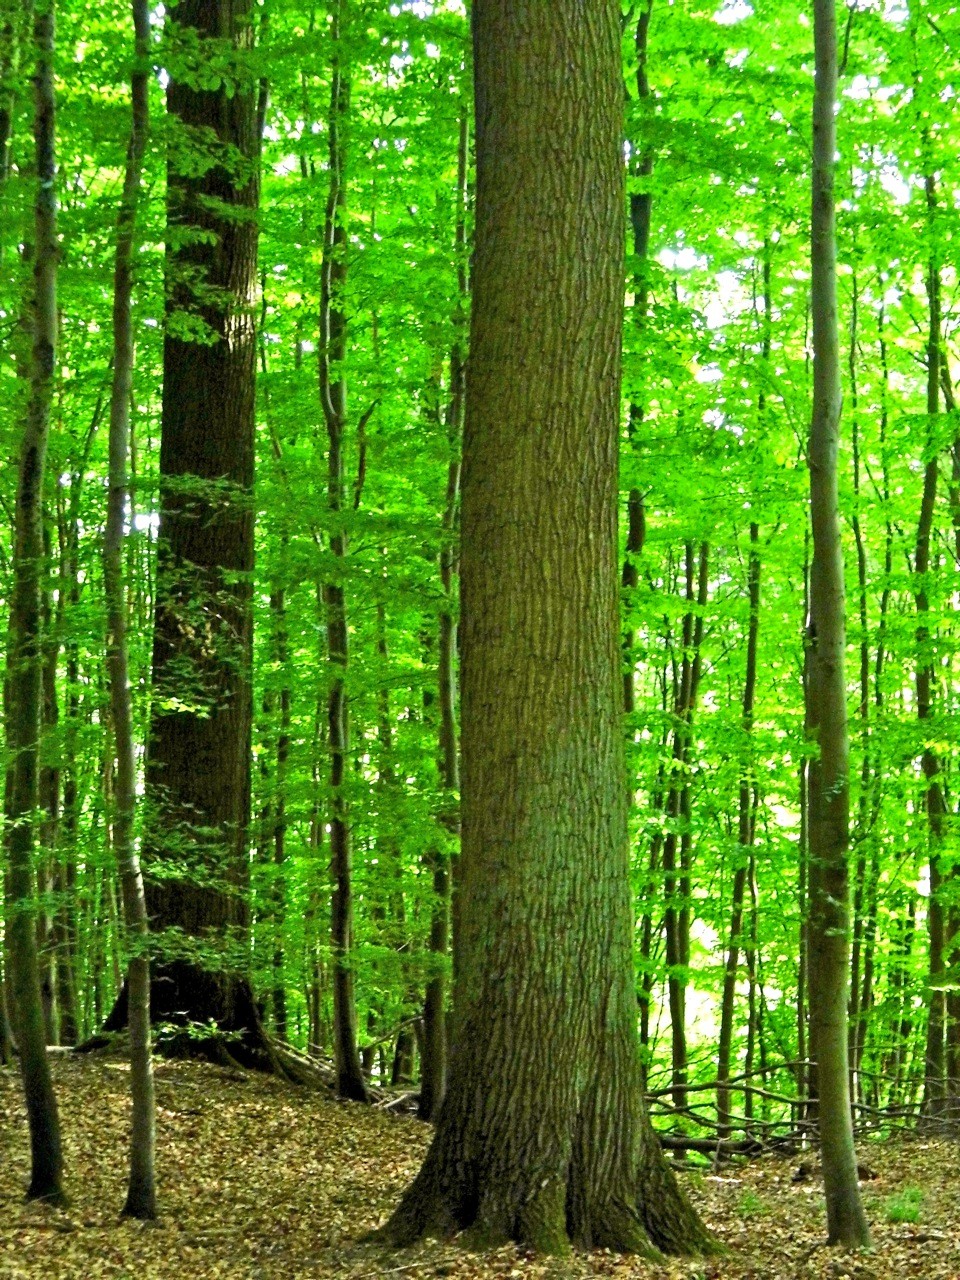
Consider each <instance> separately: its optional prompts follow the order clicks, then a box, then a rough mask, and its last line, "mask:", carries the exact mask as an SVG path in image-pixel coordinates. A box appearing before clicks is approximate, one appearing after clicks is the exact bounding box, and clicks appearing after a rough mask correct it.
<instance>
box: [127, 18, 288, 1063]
mask: <svg viewBox="0 0 960 1280" xmlns="http://www.w3.org/2000/svg"><path fill="white" fill-rule="evenodd" d="M252 12H253V5H252V3H251V0H180V3H179V4H177V5H176V6H175V7H174V8H173V9H172V10H171V11H170V14H169V16H170V20H171V23H172V26H171V33H170V34H171V37H172V38H173V39H174V40H176V39H177V32H178V31H183V32H184V34H185V37H186V39H185V41H184V44H185V47H186V48H187V49H189V48H190V46H191V42H192V41H194V40H196V42H197V54H196V56H197V57H198V58H199V59H204V58H206V57H207V56H208V52H207V50H208V46H209V43H210V42H212V41H214V40H217V41H220V40H227V41H230V42H231V43H232V44H233V46H234V47H235V49H236V50H237V52H238V54H239V55H240V56H242V54H243V52H244V51H245V50H246V49H248V48H249V47H250V45H251V42H252V26H251V22H250V19H251V16H252ZM184 56H189V55H186V54H185V55H184ZM167 113H168V119H169V122H170V126H171V128H172V129H173V130H174V131H175V136H179V135H181V134H185V135H186V136H187V137H188V138H189V141H190V145H191V147H196V148H199V149H200V150H201V151H202V152H203V153H204V154H205V155H206V156H207V157H208V159H209V161H210V167H209V168H208V169H207V170H206V172H204V173H203V174H202V175H201V176H199V177H197V176H186V175H185V174H184V173H181V172H180V171H179V169H178V166H177V161H176V149H174V152H173V155H172V158H171V162H170V168H169V172H168V221H169V226H170V229H171V235H170V237H169V240H168V245H167V257H166V274H167V296H168V302H167V313H166V331H165V334H164V344H163V405H162V429H161V442H160V492H161V511H160V524H159V529H158V537H157V546H158V559H157V587H156V606H155V630H154V644H153V699H152V704H151V716H150V730H149V741H148V751H147V768H146V806H147V811H148V824H149V826H148V832H147V836H146V841H145V866H146V870H147V874H148V877H149V878H148V883H147V906H148V909H149V913H150V917H151V921H152V923H153V927H154V929H155V930H156V931H157V932H162V931H164V930H173V931H176V933H174V934H168V936H167V939H166V941H167V944H168V945H167V946H166V948H165V954H164V958H163V959H162V960H161V961H160V962H159V963H158V964H157V965H156V966H155V967H154V972H153V981H152V989H151V1012H152V1016H153V1019H154V1021H165V1022H172V1023H174V1024H177V1025H186V1024H189V1023H199V1024H201V1025H207V1024H209V1023H211V1022H212V1023H215V1024H216V1026H217V1027H218V1028H219V1029H220V1030H221V1031H224V1032H237V1033H239V1036H240V1039H239V1040H235V1041H232V1042H231V1044H230V1052H231V1054H233V1055H234V1056H237V1055H240V1056H244V1055H245V1054H247V1053H251V1054H253V1055H254V1057H257V1055H258V1052H259V1050H260V1049H261V1040H262V1030H261V1027H260V1020H259V1015H258V1011H257V1008H256V1004H255V1001H254V998H253V992H252V990H251V988H250V984H249V981H248V979H247V978H246V976H244V974H243V963H244V962H243V959H242V947H241V944H242V940H243V936H244V932H245V929H246V924H247V906H246V888H247V829H248V819H249V806H250V732H251V680H250V661H251V627H252V619H251V589H252V583H251V575H252V571H253V498H252V488H253V426H254V417H253V414H254V377H255V351H256V347H255V314H256V313H255V307H254V299H255V292H256V286H257V275H256V257H257V224H256V219H255V218H254V217H252V216H251V214H252V212H253V211H254V210H256V208H257V203H258V192H259V181H258V149H259V147H258V143H259V139H258V136H257V127H256V125H257V112H256V95H255V94H254V92H252V90H251V89H250V88H249V87H248V84H247V82H246V81H245V80H241V81H240V82H239V83H237V84H236V85H230V84H220V85H219V86H218V87H217V88H214V89H197V88H194V87H191V85H190V84H188V83H186V82H181V81H177V80H171V82H170V85H169V87H168V89H167ZM184 862H187V863H189V864H190V868H191V869H190V874H187V875H184V874H181V873H180V872H179V871H178V872H176V873H175V874H173V875H171V874H170V870H171V867H173V866H175V867H180V866H182V865H183V863H184ZM181 935H182V936H183V939H184V941H185V945H184V943H183V942H181V943H180V944H179V945H177V942H176V940H177V938H179V937H180V936H181ZM163 941H164V940H163V939H161V946H162V947H163ZM171 943H172V944H173V945H169V944H171ZM200 947H203V948H204V949H205V950H206V951H207V957H206V959H205V960H203V961H201V959H200V957H199V955H198V950H199V948H200ZM211 949H212V950H213V951H214V952H215V953H216V954H214V955H213V956H211V955H210V951H211ZM161 954H163V950H162V952H161ZM126 1005H127V998H126V990H124V992H123V994H122V995H121V999H120V1000H119V1001H118V1003H117V1006H116V1007H115V1009H114V1011H113V1013H112V1015H111V1017H110V1019H109V1020H108V1029H110V1028H112V1027H115V1026H117V1025H122V1024H123V1023H124V1022H125V1021H126ZM181 1043H182V1046H183V1048H184V1050H187V1051H190V1052H200V1051H205V1052H210V1053H212V1054H214V1055H215V1056H217V1057H222V1056H223V1053H224V1052H225V1051H224V1048H223V1045H222V1044H221V1043H220V1042H219V1041H216V1043H214V1042H212V1041H211V1042H205V1041H204V1040H202V1039H198V1038H196V1037H188V1036H184V1037H183V1038H182V1040H181Z"/></svg>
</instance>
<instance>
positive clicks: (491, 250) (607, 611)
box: [386, 0, 707, 1254]
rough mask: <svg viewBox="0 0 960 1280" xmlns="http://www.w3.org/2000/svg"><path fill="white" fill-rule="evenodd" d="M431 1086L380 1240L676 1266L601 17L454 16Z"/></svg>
mask: <svg viewBox="0 0 960 1280" xmlns="http://www.w3.org/2000/svg"><path fill="white" fill-rule="evenodd" d="M473 38H474V58H475V93H476V112H475V119H476V145H477V188H476V190H477V207H476V241H475V252H474V260H473V310H472V321H471V344H470V363H469V368H468V373H467V412H466V424H465V436H464V470H463V508H462V519H463V535H462V553H461V554H462V563H461V569H462V577H461V601H462V630H463V639H462V668H461V669H462V691H463V693H462V724H463V736H462V761H463V763H462V822H463V847H462V854H461V864H460V878H459V882H458V890H457V891H458V893H459V894H460V895H461V903H462V907H461V910H460V912H459V915H458V921H459V923H460V931H461V933H460V938H459V942H458V962H457V973H456V977H455V980H454V1032H453V1043H452V1050H451V1061H450V1076H449V1082H448V1087H447V1093H446V1097H445V1098H444V1101H443V1104H442V1106H441V1109H440V1113H439V1117H438V1122H437V1132H436V1135H435V1138H434V1141H433V1144H432V1146H431V1148H430V1150H429V1152H428V1154H427V1157H426V1160H425V1162H424V1165H423V1167H422V1169H421V1171H420V1173H419V1175H418V1177H417V1179H416V1180H415V1182H414V1183H413V1185H412V1186H411V1188H410V1189H409V1190H408V1191H407V1193H406V1195H405V1196H404V1198H403V1200H402V1202H401V1204H400V1206H399V1207H398V1209H397V1211H396V1213H395V1214H394V1216H393V1218H392V1220H391V1222H390V1224H389V1225H388V1227H387V1229H386V1234H387V1235H388V1236H389V1237H390V1238H392V1239H393V1240H394V1241H395V1242H405V1241H411V1240H413V1239H415V1238H416V1237H418V1236H420V1235H423V1234H430V1233H441V1234H447V1233H451V1232H454V1231H457V1230H460V1229H464V1228H469V1229H471V1231H472V1234H473V1236H474V1238H475V1239H478V1240H487V1241H495V1240H505V1239H513V1240H518V1241H522V1242H524V1243H526V1244H527V1245H529V1246H531V1247H533V1248H534V1249H536V1250H540V1251H544V1252H564V1251H565V1250H566V1249H567V1248H569V1245H570V1242H574V1243H576V1244H582V1245H594V1246H601V1247H602V1246H606V1247H610V1248H612V1249H618V1250H635V1251H638V1252H642V1253H646V1254H652V1253H655V1252H656V1251H657V1250H658V1249H664V1250H675V1251H696V1250H697V1249H699V1248H701V1247H703V1246H704V1245H705V1244H706V1243H707V1236H706V1232H705V1231H704V1229H703V1227H702V1226H701V1224H700V1222H699V1220H698V1219H697V1217H696V1215H695V1214H694V1212H693V1211H692V1209H691V1208H690V1207H689V1206H688V1204H687V1203H686V1201H685V1199H684V1197H683V1195H682V1193H681V1192H680V1190H679V1188H678V1187H677V1185H676V1183H675V1181H674V1179H673V1177H672V1175H671V1173H670V1171H669V1170H668V1169H667V1167H666V1164H665V1162H664V1161H663V1158H662V1156H661V1153H660V1151H659V1149H658V1147H657V1144H656V1139H655V1138H654V1136H653V1132H652V1130H651V1128H650V1126H649V1122H648V1121H647V1119H646V1117H645V1114H644V1111H643V1109H642V1103H641V1094H640V1068H639V1058H638V1052H637V1042H636V1023H637V1010H636V996H635V991H634V975H633V965H632V956H631V940H632V932H633V923H632V905H631V901H630V890H629V876H628V858H627V830H626V786H625V785H624V783H625V779H624V761H623V729H622V705H623V683H622V678H621V654H620V636H619V618H618V607H617V606H618V592H619V582H618V577H619V575H618V571H617V537H616V503H617V446H618V435H619V407H620V396H619V392H620V375H619V360H620V332H621V323H622V320H621V316H622V302H623V296H622V291H623V280H622V267H623V262H622V248H621V246H622V244H623V239H624V192H623V168H622V127H623V126H622V112H623V83H622V79H621V71H620V12H619V5H618V4H617V3H616V2H615V0H597V2H596V3H593V4H590V5H583V4H581V3H579V0H555V2H554V3H551V4H550V5H544V4H541V3H539V0H478V2H477V3H476V4H475V5H474V9H473Z"/></svg>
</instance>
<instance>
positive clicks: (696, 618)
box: [663, 542, 710, 1110]
mask: <svg viewBox="0 0 960 1280" xmlns="http://www.w3.org/2000/svg"><path fill="white" fill-rule="evenodd" d="M709 563H710V560H709V546H708V544H707V543H706V542H703V543H701V544H700V551H699V555H698V556H697V557H696V559H695V558H694V553H693V543H692V542H688V543H686V545H685V547H684V571H685V577H686V599H687V604H688V606H689V608H688V612H687V613H685V614H684V617H683V632H682V644H683V652H682V657H681V661H680V680H679V684H678V688H677V693H676V697H675V699H674V708H673V714H674V730H673V762H674V763H673V769H672V771H671V775H670V778H671V781H670V787H669V791H668V799H667V818H668V819H669V828H668V831H667V834H666V836H665V837H664V841H663V887H664V895H665V898H666V905H665V909H664V930H665V933H666V951H667V991H668V997H669V1002H670V1040H671V1070H672V1073H673V1085H674V1094H673V1103H674V1106H675V1107H677V1109H678V1110H682V1109H683V1108H684V1107H685V1106H686V1083H687V1028H686V1003H687V1002H686V995H687V978H688V972H689V963H690V902H691V899H692V896H693V895H692V893H691V884H690V846H691V840H690V803H691V801H690V770H689V756H690V741H691V737H692V728H693V717H694V714H695V712H696V706H697V696H698V694H699V688H700V671H701V661H700V650H701V647H702V644H703V616H704V608H705V606H706V603H707V590H708V587H709ZM695 564H696V566H697V567H696V576H694V565H695ZM695 584H696V585H695ZM694 605H696V610H694V607H693V606H694ZM678 837H679V838H678ZM678 847H679V851H680V856H679V858H678V857H677V849H678Z"/></svg>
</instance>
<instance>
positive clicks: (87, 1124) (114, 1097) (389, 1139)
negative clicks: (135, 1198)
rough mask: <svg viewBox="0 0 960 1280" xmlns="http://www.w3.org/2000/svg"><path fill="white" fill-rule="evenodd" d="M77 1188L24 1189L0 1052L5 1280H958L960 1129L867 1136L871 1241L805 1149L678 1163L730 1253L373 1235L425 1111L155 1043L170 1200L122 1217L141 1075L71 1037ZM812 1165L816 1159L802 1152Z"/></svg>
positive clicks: (69, 1134)
mask: <svg viewBox="0 0 960 1280" xmlns="http://www.w3.org/2000/svg"><path fill="white" fill-rule="evenodd" d="M54 1074H55V1078H56V1081H57V1083H58V1085H59V1086H60V1088H59V1094H60V1098H61V1100H62V1103H61V1105H62V1107H63V1113H64V1115H63V1119H64V1137H65V1145H66V1156H67V1161H68V1167H69V1168H70V1170H71V1171H72V1175H71V1177H70V1185H69V1188H68V1191H69V1195H70V1198H71V1203H70V1206H69V1208H67V1209H65V1210H58V1209H51V1208H48V1207H46V1206H44V1205H41V1204H37V1203H26V1202H25V1201H24V1199H23V1190H24V1187H25V1185H26V1181H27V1175H28V1164H29V1159H28V1145H27V1130H26V1123H25V1116H24V1110H23V1101H22V1094H21V1090H20V1087H19V1081H18V1079H17V1076H16V1073H15V1072H14V1071H12V1070H10V1069H3V1068H0V1126H2V1128H3V1130H4V1132H5V1133H7V1134H11V1135H13V1138H14V1148H13V1151H12V1152H9V1153H8V1152H4V1153H3V1158H2V1159H0V1277H2V1280H33V1277H40V1276H43V1277H44V1280H51V1278H55V1280H75V1278H76V1280H80V1278H81V1277H82V1278H83V1280H98V1278H99V1277H111V1278H115V1280H123V1278H125V1277H130V1278H131V1280H132V1277H136V1278H137V1280H153V1277H166V1276H177V1277H191V1278H192V1277H197V1278H198V1280H199V1278H202V1277H211V1278H213V1277H226V1276H229V1277H232V1278H234V1280H273V1278H274V1277H276V1278H277V1280H281V1278H283V1280H295V1278H296V1277H300V1276H302V1277H311V1278H313V1280H327V1278H328V1277H329V1278H330V1280H333V1278H334V1277H336V1278H337V1280H379V1277H385V1278H386V1277H397V1278H398V1280H404V1278H407V1277H413V1278H416V1277H424V1276H446V1277H451V1278H454V1280H455V1278H457V1277H464V1278H466V1277H530V1278H531V1280H534V1278H536V1280H548V1278H549V1280H567V1278H570V1280H574V1278H579V1277H588V1276H616V1277H628V1276H629V1277H637V1278H638V1280H640V1278H641V1277H649V1278H650V1280H653V1278H654V1277H657V1280H668V1278H669V1280H681V1277H682V1278H684V1280H687V1278H689V1280H694V1278H696V1280H794V1278H797V1280H800V1278H801V1277H802V1278H804V1280H806V1278H807V1277H809V1278H810V1280H887V1277H896V1278H897V1280H909V1278H911V1277H916V1278H917V1280H957V1278H958V1277H960V1211H958V1200H957V1193H956V1190H955V1189H956V1188H957V1186H960V1145H958V1144H957V1143H956V1142H955V1141H951V1140H946V1139H926V1138H918V1137H913V1136H904V1137H903V1138H898V1139H895V1140H885V1141H877V1142H873V1143H870V1144H866V1145H864V1146H863V1147H861V1150H860V1158H861V1160H862V1162H863V1163H864V1165H866V1166H867V1169H868V1170H869V1172H870V1173H871V1174H872V1175H873V1176H872V1177H871V1178H870V1179H869V1180H868V1181H866V1182H864V1184H863V1196H864V1201H865V1206H866V1208H867V1212H868V1214H869V1216H870V1219H871V1221H872V1223H873V1228H874V1239H875V1249H874V1250H873V1252H871V1253H845V1252H838V1251H836V1250H832V1249H827V1248H826V1247H824V1244H823V1241H824V1239H825V1222H824V1211H823V1197H822V1194H821V1190H820V1183H819V1177H818V1176H806V1175H807V1170H808V1168H809V1169H812V1170H813V1174H814V1175H815V1173H816V1170H815V1168H813V1162H812V1160H811V1159H810V1158H809V1157H798V1156H796V1155H792V1156H789V1157H787V1156H765V1157H762V1158H760V1159H757V1160H752V1161H744V1162H737V1163H725V1164H724V1165H722V1166H721V1167H720V1168H719V1169H718V1170H714V1169H713V1168H710V1167H708V1166H696V1167H694V1166H690V1167H689V1168H688V1169H686V1170H684V1171H683V1172H682V1174H681V1177H682V1179H683V1181H684V1185H685V1186H687V1188H688V1189H689V1191H690V1194H691V1196H692V1198H693V1199H694V1201H695V1203H696V1204H697V1206H698V1207H699V1208H700V1210H701V1211H702V1213H703V1216H704V1218H705V1219H706V1221H707V1222H708V1224H709V1225H710V1227H711V1228H712V1230H713V1231H715V1232H716V1234H717V1236H718V1238H719V1239H720V1241H721V1242H722V1244H723V1246H724V1248H725V1249H726V1251H727V1252H726V1253H725V1255H724V1256H722V1257H719V1258H717V1259H707V1260H692V1259H685V1260H671V1261H670V1262H669V1264H667V1265H665V1266H663V1267H656V1266H652V1265H650V1264H649V1263H644V1262H641V1261H639V1260H637V1259H631V1258H627V1257H618V1256H615V1255H613V1254H610V1253H607V1252H597V1253H592V1254H589V1255H583V1254H578V1255H575V1256H574V1257H573V1258H571V1259H566V1260H549V1259H536V1260H535V1259H532V1258H531V1257H530V1256H529V1255H527V1254H525V1253H524V1252H523V1251H521V1250H517V1249H515V1248H513V1247H509V1248H506V1249H498V1250H491V1251H487V1252H479V1253H478V1252H471V1251H467V1250H464V1249H461V1248H459V1247H458V1246H457V1244H456V1242H455V1241H454V1242H442V1241H431V1242H428V1243H427V1244H425V1245H423V1246H420V1247H418V1248H416V1249H413V1250H403V1251H398V1252H389V1251H385V1250H384V1249H382V1248H381V1247H379V1246H377V1245H371V1244H368V1243H360V1242H361V1241H362V1239H363V1237H364V1236H365V1235H366V1234H367V1233H368V1232H370V1231H371V1229H373V1228H374V1227H376V1226H377V1225H379V1224H380V1223H382V1222H383V1221H384V1219H385V1218H386V1216H387V1215H388V1214H389V1213H390V1211H391V1210H392V1209H393V1207H394V1206H395V1204H396V1202H397V1200H398V1198H399V1196H400V1194H401V1192H402V1191H403V1189H404V1188H405V1186H406V1185H407V1184H408V1183H409V1181H410V1179H411V1178H412V1176H413V1175H414V1173H415V1172H416V1169H417V1167H418V1165H419V1162H420V1160H421V1159H422V1157H423V1155H424V1153H425V1151H426V1147H427V1143H428V1139H429V1136H430V1133H431V1129H430V1128H429V1126H427V1125H425V1124H422V1123H421V1122H419V1121H417V1120H415V1119H412V1118H410V1117H408V1116H403V1115H395V1114H393V1113H391V1111H389V1110H386V1109H385V1108H384V1107H383V1106H382V1105H381V1106H380V1107H374V1108H370V1107H363V1106H360V1105H357V1104H354V1103H337V1102H333V1101H331V1100H329V1099H328V1098H327V1097H325V1096H324V1095H323V1094H321V1093H317V1092H314V1091H309V1090H305V1089H298V1088H295V1087H293V1086H291V1085H287V1084H284V1083H282V1082H280V1081H278V1080H275V1079H271V1078H267V1077H264V1076H260V1075H256V1074H252V1073H244V1072H239V1071H237V1072H234V1071H226V1070H224V1069H222V1068H219V1067H213V1066H209V1065H206V1064H201V1063H190V1062H182V1061H181V1062H170V1061H163V1060H160V1061H158V1062H157V1102H158V1130H159V1132H158V1138H159V1142H158V1147H159V1151H160V1152H161V1153H162V1154H161V1161H160V1166H159V1170H158V1174H159V1181H160V1187H159V1195H160V1206H161V1213H160V1219H159V1222H158V1223H156V1224H153V1225H151V1224H143V1223H139V1222H133V1221H129V1220H122V1219H120V1217H119V1216H118V1207H119V1206H120V1205H121V1204H122V1202H123V1189H124V1183H125V1178H126V1133H127V1125H128V1106H129V1104H128V1091H129V1076H128V1069H127V1064H126V1062H125V1061H124V1060H123V1059H122V1058H120V1057H104V1056H101V1055H95V1056H91V1057H82V1058H80V1057H76V1056H74V1055H69V1054H65V1055H62V1056H58V1060H57V1061H56V1063H55V1068H54ZM801 1166H802V1168H801Z"/></svg>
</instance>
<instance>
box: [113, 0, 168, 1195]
mask: <svg viewBox="0 0 960 1280" xmlns="http://www.w3.org/2000/svg"><path fill="white" fill-rule="evenodd" d="M133 27H134V35H135V56H136V69H135V70H134V72H133V76H132V78H131V127H130V142H129V145H128V147H127V164H126V172H125V174H124V180H123V194H122V196H121V201H120V213H119V216H118V218H117V252H116V265H115V269H114V280H113V386H112V392H111V397H110V468H109V469H110V484H109V492H108V497H107V522H106V528H105V531H104V536H103V584H104V594H105V596H106V602H107V644H106V656H107V661H106V668H107V683H108V685H109V688H110V710H111V712H112V715H113V733H114V751H115V755H116V775H115V784H114V815H113V839H114V854H115V856H116V859H117V865H118V867H119V869H120V883H121V886H122V890H123V914H124V924H125V926H126V930H127V934H128V938H129V942H128V946H127V952H128V954H129V956H130V961H129V967H128V970H127V1021H128V1025H129V1028H130V1097H131V1103H132V1111H133V1115H132V1123H131V1138H130V1177H129V1183H128V1187H127V1200H126V1204H125V1205H124V1209H123V1212H124V1214H125V1215H127V1216H129V1217H131V1218H142V1219H151V1218H155V1217H156V1216H157V1203H156V1189H155V1185H156V1184H155V1174H154V1150H155V1147H156V1107H155V1103H154V1088H153V1057H152V1053H151V1046H150V960H149V957H148V955H147V942H148V938H149V927H148V923H147V903H146V898H145V896H144V891H143V877H142V875H141V873H140V858H139V855H138V853H137V846H136V840H135V837H134V830H133V818H134V810H135V807H136V802H137V767H136V748H135V733H134V722H133V702H132V697H131V692H130V678H129V658H128V649H127V590H126V583H125V581H124V572H123V551H124V545H123V543H124V521H125V517H126V508H127V502H128V500H129V495H130V482H129V476H128V452H129V449H128V445H129V439H130V395H131V391H132V388H133V362H134V339H133V316H132V301H133V259H134V252H135V246H136V226H137V207H138V205H139V201H140V178H141V173H142V169H143V153H144V148H145V147H146V142H147V130H148V128H149V115H148V112H149V97H148V94H149V82H148V74H149V72H148V58H149V51H150V8H149V0H134V4H133Z"/></svg>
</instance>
